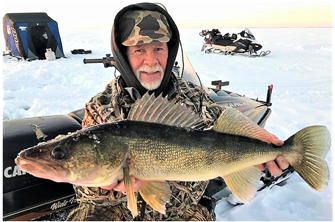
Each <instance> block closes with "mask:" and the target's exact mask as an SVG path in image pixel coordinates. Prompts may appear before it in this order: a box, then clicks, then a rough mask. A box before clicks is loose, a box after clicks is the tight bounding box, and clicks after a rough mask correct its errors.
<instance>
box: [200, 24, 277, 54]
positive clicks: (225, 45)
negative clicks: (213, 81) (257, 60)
mask: <svg viewBox="0 0 335 222" xmlns="http://www.w3.org/2000/svg"><path fill="white" fill-rule="evenodd" d="M199 35H200V36H201V37H204V41H205V42H204V43H203V45H202V48H201V51H202V52H203V51H204V52H205V53H207V54H212V53H214V54H222V55H244V56H248V57H263V56H266V55H269V54H270V53H271V51H269V50H267V51H260V50H261V49H262V47H263V46H262V45H261V44H260V43H259V42H258V41H257V40H256V38H255V36H254V35H253V34H252V33H251V31H250V30H249V29H248V28H245V29H244V30H243V31H241V32H239V33H237V34H235V33H232V34H230V33H226V34H225V35H222V34H221V32H220V31H219V30H218V29H212V30H211V31H210V30H208V29H205V30H202V31H201V32H200V33H199Z"/></svg>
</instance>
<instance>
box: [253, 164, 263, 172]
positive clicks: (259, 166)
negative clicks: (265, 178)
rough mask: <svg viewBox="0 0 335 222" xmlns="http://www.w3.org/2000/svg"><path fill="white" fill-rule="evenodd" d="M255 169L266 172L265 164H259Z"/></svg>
mask: <svg viewBox="0 0 335 222" xmlns="http://www.w3.org/2000/svg"><path fill="white" fill-rule="evenodd" d="M255 167H257V168H258V169H259V170H260V171H263V170H265V166H264V164H258V165H255Z"/></svg>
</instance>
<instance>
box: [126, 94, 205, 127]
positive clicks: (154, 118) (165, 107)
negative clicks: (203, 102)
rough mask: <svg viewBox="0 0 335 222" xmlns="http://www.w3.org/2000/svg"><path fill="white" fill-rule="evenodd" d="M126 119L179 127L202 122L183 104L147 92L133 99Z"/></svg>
mask: <svg viewBox="0 0 335 222" xmlns="http://www.w3.org/2000/svg"><path fill="white" fill-rule="evenodd" d="M127 119H128V120H132V121H143V122H152V123H160V124H165V125H170V126H180V127H191V126H194V125H197V124H199V123H201V122H202V119H201V118H200V116H199V115H198V114H196V113H195V112H194V111H193V110H191V109H190V108H188V107H187V106H186V105H185V104H183V103H178V102H177V103H174V102H173V101H168V99H167V98H165V97H163V96H162V95H159V96H158V97H157V98H156V97H155V95H154V93H153V94H151V95H149V92H147V93H146V94H144V96H143V97H142V98H141V99H138V100H136V101H135V103H134V105H133V107H132V108H131V109H130V111H129V114H128V118H127Z"/></svg>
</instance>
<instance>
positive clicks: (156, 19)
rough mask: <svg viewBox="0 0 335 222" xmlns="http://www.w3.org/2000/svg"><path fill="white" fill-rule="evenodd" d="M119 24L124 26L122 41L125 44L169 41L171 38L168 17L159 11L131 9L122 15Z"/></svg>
mask: <svg viewBox="0 0 335 222" xmlns="http://www.w3.org/2000/svg"><path fill="white" fill-rule="evenodd" d="M119 25H120V27H122V33H121V36H122V37H121V42H122V44H123V45H125V46H134V45H142V44H147V43H155V42H168V41H169V40H170V38H171V31H170V27H169V25H168V22H167V20H166V17H165V16H164V15H163V14H161V13H159V12H157V11H147V10H137V11H129V12H127V13H125V14H124V15H123V16H122V17H121V19H120V22H119ZM123 27H124V28H123Z"/></svg>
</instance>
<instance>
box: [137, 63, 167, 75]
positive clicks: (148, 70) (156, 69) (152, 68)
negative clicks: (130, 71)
mask: <svg viewBox="0 0 335 222" xmlns="http://www.w3.org/2000/svg"><path fill="white" fill-rule="evenodd" d="M137 71H138V72H146V73H154V72H161V73H163V71H164V70H163V67H162V66H161V65H159V64H156V65H155V66H148V65H141V66H140V67H138V69H137Z"/></svg>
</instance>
